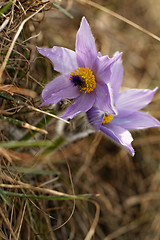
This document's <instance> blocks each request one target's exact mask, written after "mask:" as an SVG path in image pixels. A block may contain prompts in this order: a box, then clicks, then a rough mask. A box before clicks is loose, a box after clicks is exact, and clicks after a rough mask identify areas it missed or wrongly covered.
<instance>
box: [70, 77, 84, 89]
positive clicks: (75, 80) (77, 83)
mask: <svg viewBox="0 0 160 240" xmlns="http://www.w3.org/2000/svg"><path fill="white" fill-rule="evenodd" d="M70 80H71V82H72V83H73V84H74V86H79V87H82V85H83V79H82V78H81V77H80V76H79V75H74V76H71V77H70Z"/></svg>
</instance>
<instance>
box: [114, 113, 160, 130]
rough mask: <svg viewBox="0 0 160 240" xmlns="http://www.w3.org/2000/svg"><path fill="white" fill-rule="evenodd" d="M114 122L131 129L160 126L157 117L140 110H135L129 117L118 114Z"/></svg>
mask: <svg viewBox="0 0 160 240" xmlns="http://www.w3.org/2000/svg"><path fill="white" fill-rule="evenodd" d="M112 123H114V124H117V125H118V126H121V127H123V128H125V129H130V130H134V129H144V128H151V127H160V122H159V121H158V120H157V119H156V118H154V117H152V116H150V115H149V114H147V113H144V112H140V111H137V112H134V113H133V114H131V115H129V116H127V117H126V116H124V117H122V116H121V117H118V116H117V117H115V118H114V119H113V120H112Z"/></svg>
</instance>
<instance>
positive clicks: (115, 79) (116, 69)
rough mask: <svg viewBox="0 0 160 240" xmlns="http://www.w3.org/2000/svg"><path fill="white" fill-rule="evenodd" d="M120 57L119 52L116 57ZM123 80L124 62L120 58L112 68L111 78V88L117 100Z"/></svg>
mask: <svg viewBox="0 0 160 240" xmlns="http://www.w3.org/2000/svg"><path fill="white" fill-rule="evenodd" d="M117 55H119V53H118V52H116V54H115V56H117ZM122 80H123V66H122V60H121V58H119V59H118V60H117V61H116V62H114V64H113V65H112V67H111V78H110V86H111V88H112V91H113V96H114V99H115V98H116V96H117V94H118V92H119V89H120V87H121V84H122Z"/></svg>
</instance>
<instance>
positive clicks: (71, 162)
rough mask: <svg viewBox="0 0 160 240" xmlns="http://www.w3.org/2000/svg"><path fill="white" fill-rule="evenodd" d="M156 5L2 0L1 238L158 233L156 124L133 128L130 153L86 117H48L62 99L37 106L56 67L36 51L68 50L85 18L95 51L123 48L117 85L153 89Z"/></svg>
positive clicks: (155, 106) (159, 68)
mask: <svg viewBox="0 0 160 240" xmlns="http://www.w3.org/2000/svg"><path fill="white" fill-rule="evenodd" d="M52 3H54V5H53V4H52ZM59 4H60V8H59V7H58V6H59ZM57 5H58V6H57ZM155 6H157V7H155ZM158 7H159V1H158V0H155V3H154V5H153V4H152V1H151V0H147V1H143V0H139V1H136V2H135V1H133V0H127V1H126V0H122V1H115V0H107V1H105V0H97V1H94V2H93V1H82V0H76V1H72V0H68V1H65V0H62V1H42V0H36V1H25V0H23V1H19V0H17V1H16V0H13V1H11V2H9V1H1V3H0V51H1V55H0V66H1V68H0V83H1V84H0V106H1V107H0V114H1V119H0V121H1V124H0V138H1V148H0V160H1V177H0V196H1V207H0V216H1V218H0V238H1V239H7V240H11V239H16V240H18V239H23V240H30V239H39V240H42V239H44V240H61V239H64V240H65V239H69V240H72V239H76V240H81V239H85V240H90V239H96V240H102V239H103V240H112V239H118V240H130V239H138V240H142V239H143V240H150V239H152V240H159V239H160V205H159V200H160V188H159V186H160V177H159V176H160V164H159V161H160V150H159V149H160V141H159V140H160V134H159V129H148V130H146V131H141V132H135V133H133V136H134V138H135V140H134V143H133V145H134V148H135V150H136V155H135V157H134V158H131V157H130V156H129V155H128V153H126V152H125V151H124V150H123V149H120V148H119V147H117V146H116V145H114V144H113V143H112V142H110V140H108V139H106V138H105V136H103V135H101V134H99V133H98V134H97V133H93V132H92V131H90V130H89V126H88V123H87V121H86V119H85V116H77V117H75V119H74V120H73V121H71V124H68V122H62V121H60V120H58V119H56V118H55V117H57V114H59V113H60V112H62V111H63V110H64V108H65V107H66V105H67V104H68V103H67V102H66V101H63V102H62V103H60V104H57V106H54V108H50V107H46V108H43V109H40V108H39V105H40V104H41V97H40V95H41V91H42V89H43V86H45V85H46V83H47V82H49V81H50V80H52V78H54V77H55V76H56V75H57V73H56V72H55V71H54V70H53V67H52V65H51V63H50V62H49V61H48V60H47V59H45V58H43V57H42V56H40V55H39V54H38V53H37V51H36V46H39V47H41V46H42V47H45V46H47V47H52V46H53V45H59V46H64V47H67V48H70V49H74V42H75V34H76V31H77V29H78V27H79V23H80V20H81V17H82V16H83V15H85V16H86V18H87V20H88V21H89V23H90V25H91V27H92V30H93V33H94V36H95V38H96V44H97V49H98V50H100V51H101V52H102V54H109V55H110V56H112V54H113V53H114V52H115V51H123V52H124V54H123V63H124V71H125V73H124V82H123V87H127V88H128V87H129V88H131V87H136V88H150V89H153V88H154V87H155V86H159V85H160V80H159V79H160V65H159V63H160V54H159V49H160V48H159V36H158V33H159V31H158V30H159V14H158V13H157V12H159V11H158ZM70 14H71V15H72V16H74V19H71V18H70V17H71V15H70ZM122 16H123V17H122ZM126 19H128V20H126ZM127 21H129V22H128V23H131V24H130V25H128V24H127ZM131 25H132V26H131ZM136 26H138V27H137V28H135V27H136ZM143 30H144V31H143ZM146 33H147V34H146ZM159 101H160V98H159V93H158V94H157V95H156V96H155V98H154V101H153V103H152V104H150V106H148V108H147V109H146V111H148V112H150V113H151V114H152V115H153V116H155V117H156V118H158V119H160V111H159V103H160V102H159ZM2 143H3V145H2ZM2 146H3V148H2ZM10 148H11V149H10Z"/></svg>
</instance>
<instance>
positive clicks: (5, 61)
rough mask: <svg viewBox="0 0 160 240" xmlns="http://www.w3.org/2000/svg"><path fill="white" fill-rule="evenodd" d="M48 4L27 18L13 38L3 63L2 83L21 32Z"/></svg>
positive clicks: (0, 78) (0, 69)
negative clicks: (4, 72)
mask: <svg viewBox="0 0 160 240" xmlns="http://www.w3.org/2000/svg"><path fill="white" fill-rule="evenodd" d="M47 4H48V3H47ZM47 4H45V5H44V6H42V7H41V8H40V9H38V10H37V11H36V12H34V13H33V14H32V15H30V16H29V17H28V18H26V19H25V20H23V22H22V23H21V25H20V26H19V28H18V31H17V33H16V34H15V36H14V38H13V41H12V43H11V45H10V47H9V49H8V52H7V54H6V56H5V59H4V62H3V63H2V66H1V68H0V83H3V77H2V76H3V71H4V69H5V67H6V64H7V62H8V59H9V57H10V55H11V52H12V50H13V48H14V45H15V43H16V40H17V38H18V36H19V34H20V33H21V31H22V29H23V27H24V25H25V23H26V22H28V21H29V20H30V19H31V18H32V17H34V16H35V15H36V14H37V13H38V12H40V11H41V10H42V9H43V8H44V7H45V6H46V5H47Z"/></svg>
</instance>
